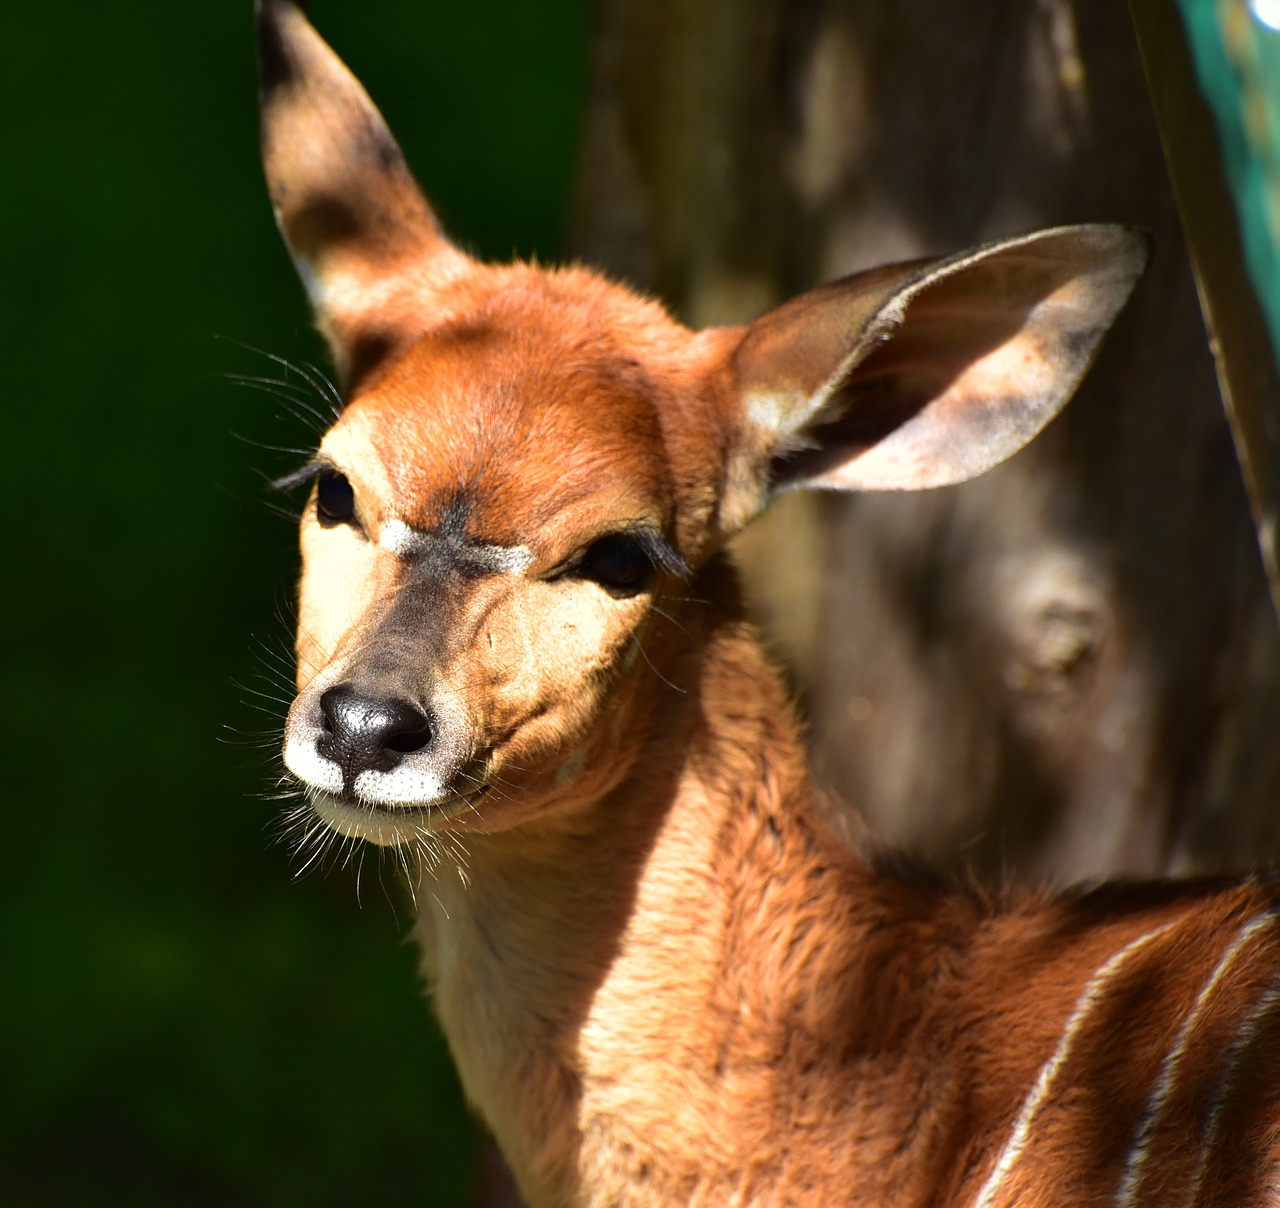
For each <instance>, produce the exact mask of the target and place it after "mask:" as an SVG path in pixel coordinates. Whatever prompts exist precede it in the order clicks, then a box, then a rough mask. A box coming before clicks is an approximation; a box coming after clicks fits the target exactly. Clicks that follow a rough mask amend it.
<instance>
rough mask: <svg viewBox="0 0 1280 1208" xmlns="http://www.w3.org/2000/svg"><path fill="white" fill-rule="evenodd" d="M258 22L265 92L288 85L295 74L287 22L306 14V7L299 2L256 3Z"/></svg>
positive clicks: (265, 0) (258, 0)
mask: <svg viewBox="0 0 1280 1208" xmlns="http://www.w3.org/2000/svg"><path fill="white" fill-rule="evenodd" d="M254 9H255V12H256V15H257V21H258V72H259V75H260V77H261V81H262V90H263V92H270V91H271V90H272V89H275V88H278V87H280V86H281V85H282V84H287V83H288V82H289V80H290V79H292V77H293V74H294V62H293V56H292V55H290V53H289V46H288V35H287V34H286V32H285V27H284V22H285V19H286V18H287V17H288V16H289V15H290V14H291V13H297V14H300V15H301V16H302V17H304V18H305V17H306V15H307V6H306V4H304V3H300V2H298V0H256V3H255V5H254Z"/></svg>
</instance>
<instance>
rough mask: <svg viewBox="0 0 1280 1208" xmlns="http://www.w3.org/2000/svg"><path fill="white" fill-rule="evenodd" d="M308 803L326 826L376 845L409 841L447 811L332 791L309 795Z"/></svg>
mask: <svg viewBox="0 0 1280 1208" xmlns="http://www.w3.org/2000/svg"><path fill="white" fill-rule="evenodd" d="M311 807H312V809H314V810H315V812H316V817H318V818H319V819H320V821H321V822H323V823H324V824H325V826H327V827H329V829H330V830H334V831H337V832H338V834H340V835H344V836H346V837H348V838H351V839H365V840H367V841H368V842H370V843H376V844H377V845H378V846H379V847H396V846H398V845H399V844H402V843H412V842H413V841H414V840H415V839H420V838H421V837H422V836H423V835H425V834H428V833H429V832H430V831H431V830H432V829H433V828H432V823H435V822H443V821H444V820H445V819H446V818H447V817H449V814H450V811H449V810H447V809H445V807H443V806H439V805H381V804H378V803H376V802H369V801H356V802H346V801H342V800H340V799H339V798H337V797H335V796H334V795H333V794H332V793H326V792H323V791H322V792H318V793H313V794H312V795H311Z"/></svg>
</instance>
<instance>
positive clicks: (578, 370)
mask: <svg viewBox="0 0 1280 1208" xmlns="http://www.w3.org/2000/svg"><path fill="white" fill-rule="evenodd" d="M494 276H495V278H496V280H495V282H494V292H492V293H488V292H486V293H485V296H484V302H483V306H482V307H481V308H480V313H478V314H477V313H475V311H476V308H475V307H474V306H473V307H472V308H471V309H470V310H468V311H465V312H464V313H462V314H459V315H457V316H455V317H454V318H452V319H451V320H449V321H448V322H446V323H444V324H443V325H442V326H441V327H440V328H439V330H436V331H432V332H430V333H429V334H427V335H424V336H423V337H422V338H421V339H420V340H418V341H417V342H416V343H415V344H414V345H413V346H412V348H411V349H410V350H409V351H408V352H406V353H405V354H404V355H402V356H401V357H399V358H398V359H397V360H396V361H395V362H394V363H393V364H392V365H391V366H390V367H388V368H387V370H386V371H385V372H384V373H383V374H382V375H381V376H380V377H379V378H378V379H377V380H376V382H375V383H374V384H373V385H372V386H371V387H370V388H368V389H367V390H365V391H364V392H363V393H361V394H360V395H358V397H357V398H356V399H355V400H354V401H353V402H352V403H351V404H350V405H349V406H348V407H347V409H346V411H345V412H344V413H343V415H342V417H341V419H340V420H339V421H338V422H337V424H335V426H334V427H333V429H332V430H331V431H330V432H329V433H328V434H327V436H326V437H325V439H324V441H323V443H322V444H321V446H320V449H319V451H318V453H317V455H316V457H315V458H314V459H313V461H312V463H311V464H310V465H309V466H308V467H307V470H306V471H305V473H306V474H307V475H309V476H312V477H313V478H314V486H313V489H312V494H311V498H310V499H309V501H308V503H307V506H306V509H305V515H304V518H303V522H302V552H303V574H302V580H301V588H300V599H299V624H298V639H297V652H298V688H299V693H298V696H297V699H296V700H295V702H294V704H293V706H292V708H291V709H290V711H289V718H288V723H287V730H286V743H285V761H286V763H287V765H288V767H289V769H290V770H291V771H292V772H293V773H294V774H295V775H296V776H297V777H298V778H299V779H300V780H301V781H302V782H303V783H304V784H305V785H306V786H307V788H308V789H309V790H310V793H311V795H312V797H313V803H314V807H315V809H316V810H317V812H318V813H319V814H320V816H321V818H322V819H323V820H324V821H325V822H327V823H328V824H329V825H330V826H332V827H333V828H334V829H336V830H338V831H340V832H342V833H343V834H348V835H354V836H358V837H361V838H366V839H372V840H373V841H375V842H379V843H395V842H399V841H403V840H404V839H406V838H407V837H410V836H411V835H413V834H417V833H420V832H421V831H422V830H423V828H426V829H428V830H430V829H438V828H449V827H466V828H468V829H471V830H482V831H484V830H494V829H505V828H506V827H508V826H511V825H514V824H515V823H517V822H519V821H522V820H523V819H525V818H527V817H529V816H531V815H532V814H535V813H537V812H538V811H539V810H541V809H543V808H545V807H546V805H547V803H548V802H549V801H552V800H557V801H566V800H569V801H571V800H573V799H574V798H575V797H576V795H577V794H578V793H580V792H582V791H590V792H591V793H592V794H595V793H598V792H599V791H601V790H602V789H603V788H605V787H607V786H608V784H609V783H610V782H612V781H616V780H617V779H618V778H619V777H620V776H621V775H622V774H623V773H624V772H625V770H626V763H625V758H624V757H623V756H622V755H620V754H618V752H621V751H623V750H625V749H626V744H623V743H619V742H618V741H616V738H617V735H619V734H622V733H625V731H626V727H627V726H628V724H629V713H630V711H631V708H632V706H633V704H634V700H633V698H634V695H635V692H634V690H628V689H627V688H621V689H620V688H619V685H620V681H622V679H623V675H622V672H623V671H624V669H627V668H629V667H631V666H633V665H634V664H636V663H637V661H640V663H641V665H643V660H644V659H646V658H649V659H652V658H655V657H658V655H657V653H656V651H653V652H649V653H646V650H645V648H646V645H647V643H648V642H649V638H648V636H647V635H646V633H645V629H646V619H647V618H648V616H649V615H650V606H651V604H652V602H653V600H654V598H655V593H658V592H660V591H662V590H663V589H664V587H669V586H670V585H671V584H672V582H673V581H674V580H675V579H677V578H678V577H679V576H681V575H682V574H684V573H685V572H686V570H687V567H688V563H689V561H690V560H691V559H693V558H695V557H697V556H699V553H700V549H701V546H702V545H703V544H705V535H706V534H705V530H706V519H707V516H708V514H709V512H708V509H707V507H706V506H699V502H700V499H705V498H706V497H707V493H706V492H705V491H704V492H703V494H702V495H701V496H699V494H698V493H697V492H693V493H690V492H689V491H688V490H685V492H684V495H683V497H682V495H681V486H680V483H679V482H678V481H677V477H678V476H677V474H676V473H675V472H674V471H673V467H672V460H671V457H670V455H669V453H668V442H669V441H675V442H677V443H678V442H680V441H681V440H683V441H684V443H686V444H687V443H689V441H688V435H687V433H684V432H682V431H681V428H680V425H679V424H678V423H673V422H672V419H671V417H664V415H663V414H662V412H661V411H660V409H659V406H658V401H659V400H661V399H662V398H663V397H666V396H668V395H671V394H673V393H674V392H675V390H676V389H677V383H676V382H675V381H674V380H671V379H670V377H664V375H663V373H662V371H661V370H654V369H653V368H650V369H647V370H646V369H641V368H640V366H639V364H638V363H637V362H635V361H634V359H632V358H628V357H624V356H621V355H620V353H619V348H618V333H617V332H615V331H613V330H611V329H610V327H609V323H608V317H607V315H600V314H592V313H591V308H590V307H585V308H584V306H583V303H582V300H581V294H582V289H583V284H582V282H574V281H573V280H572V275H569V278H568V279H565V280H561V279H558V278H556V277H544V276H543V275H540V274H536V273H534V272H533V270H500V271H497V272H496V273H495V274H494ZM592 288H593V289H596V290H603V291H605V293H606V296H607V291H608V290H609V289H610V287H605V286H601V285H600V284H599V283H598V282H594V281H593V283H592ZM628 301H632V300H631V299H628ZM633 304H634V303H633ZM570 306H571V307H572V309H573V311H574V314H573V316H572V319H573V322H572V325H570V324H569V323H568V322H567V321H566V316H565V315H564V314H563V313H562V310H563V309H564V308H565V307H570ZM650 318H651V319H654V322H653V324H652V328H653V330H652V332H651V334H650V339H651V342H653V343H654V344H655V347H656V346H657V345H658V344H661V346H662V351H663V353H664V355H665V356H666V357H667V359H668V360H670V361H672V362H678V363H679V364H680V365H687V364H688V363H689V361H690V359H691V358H693V357H695V354H696V351H697V347H698V345H699V341H698V340H697V339H696V338H694V337H691V336H689V335H688V333H686V332H683V331H682V329H679V328H678V327H677V326H676V325H675V324H671V323H669V322H668V321H666V320H665V319H663V320H661V322H658V321H657V319H656V318H655V316H650ZM704 343H705V341H704ZM685 376H686V377H687V376H688V375H687V374H686V375H685ZM679 385H680V387H681V389H686V388H687V387H686V386H685V383H683V382H681V383H680V384H679ZM649 678H650V679H651V680H654V681H655V682H656V676H654V675H653V674H652V673H650V676H649ZM606 701H607V702H608V714H607V716H605V715H604V705H605V702H606ZM609 752H613V753H614V754H612V755H611V756H610V755H609V754H608V753H609ZM586 769H589V771H588V770H586Z"/></svg>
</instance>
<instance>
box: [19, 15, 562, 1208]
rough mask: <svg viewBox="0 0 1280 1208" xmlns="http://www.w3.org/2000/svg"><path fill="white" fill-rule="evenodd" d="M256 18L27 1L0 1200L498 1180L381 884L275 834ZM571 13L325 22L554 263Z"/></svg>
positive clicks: (470, 181)
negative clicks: (299, 873) (307, 863)
mask: <svg viewBox="0 0 1280 1208" xmlns="http://www.w3.org/2000/svg"><path fill="white" fill-rule="evenodd" d="M251 7H252V6H251V4H250V0H234V2H229V0H218V2H217V3H200V4H173V3H171V2H168V0H137V2H135V3H131V4H127V5H124V4H101V3H96V2H90V0H78V2H76V0H73V2H72V3H69V4H63V5H57V6H53V5H30V4H24V5H11V6H10V7H9V9H8V10H7V11H6V14H5V22H4V25H5V42H6V53H5V70H4V72H3V73H2V76H0V90H2V91H0V95H2V96H3V108H2V110H0V111H2V112H3V115H4V116H3V118H2V119H0V120H3V122H4V123H5V127H6V128H5V130H4V137H3V144H2V145H3V163H4V190H3V196H2V197H0V213H2V214H3V226H2V227H0V249H2V251H0V257H2V259H0V264H2V267H3V277H2V280H3V293H2V296H3V307H4V323H3V331H4V340H5V346H6V347H5V351H6V356H5V361H6V367H7V370H8V374H7V380H8V386H7V387H6V394H7V408H6V410H7V414H8V420H7V428H6V431H7V440H6V442H5V462H6V466H7V472H6V481H7V482H8V483H9V484H10V485H11V486H13V487H14V490H13V491H12V493H11V494H10V496H9V498H10V502H11V503H13V505H14V506H13V509H12V510H11V512H10V514H9V521H8V523H7V524H6V531H7V532H8V534H9V536H8V538H7V545H8V548H9V551H10V552H9V555H8V556H7V559H6V560H7V562H8V564H9V565H10V568H11V569H10V571H9V572H8V574H7V575H6V580H7V582H8V584H9V586H8V587H7V588H6V589H5V591H4V592H3V602H4V603H3V606H4V608H5V609H6V611H7V613H8V615H7V617H6V624H5V630H4V631H5V632H6V633H8V634H9V638H8V641H7V642H6V643H5V655H4V662H5V689H6V690H5V692H4V695H3V708H4V711H5V716H4V725H3V733H4V735H5V743H6V750H7V755H6V758H5V760H4V773H5V774H4V793H3V795H4V799H5V811H6V822H7V825H6V828H5V842H6V850H5V859H4V861H3V867H4V871H3V875H2V880H0V884H2V885H3V889H0V909H2V910H3V925H2V928H0V970H3V972H2V974H0V976H2V977H3V993H2V994H0V1046H2V1047H0V1110H2V1111H3V1119H2V1121H0V1202H3V1203H5V1204H13V1205H25V1204H116V1203H120V1204H140V1205H143V1204H276V1203H279V1204H285V1203H289V1204H309V1205H323V1204H356V1203H358V1204H379V1203H388V1204H389V1203H403V1202H410V1201H411V1202H415V1203H439V1204H457V1203H462V1202H465V1201H466V1200H467V1199H468V1198H469V1196H470V1194H471V1188H472V1187H473V1186H474V1184H475V1182H476V1178H477V1163H478V1160H479V1159H478V1155H477V1149H476V1141H475V1134H474V1130H473V1126H472V1125H471V1123H470V1121H469V1119H468V1118H467V1117H466V1113H465V1112H464V1110H463V1109H462V1107H461V1100H460V1098H459V1094H458V1090H457V1087H456V1083H455V1081H454V1076H453V1073H452V1070H451V1068H450V1065H449V1062H448V1058H447V1055H446V1053H445V1052H444V1049H443V1045H442V1043H441V1041H440V1039H439V1037H438V1035H437V1033H436V1031H435V1028H434V1025H433V1024H432V1023H431V1021H430V1016H429V1013H428V1011H427V1009H426V1007H425V1005H424V1003H423V1002H422V1000H421V996H420V994H419V988H418V982H417V975H416V971H415V963H414V953H413V951H412V949H411V947H410V946H408V945H407V944H405V943H404V942H403V936H404V933H405V930H406V927H407V924H408V920H409V911H408V909H407V908H406V906H405V904H404V902H403V901H402V897H401V894H400V893H399V890H398V886H397V885H396V883H395V880H394V876H393V874H392V873H391V871H390V868H389V867H388V869H387V871H386V873H385V875H384V877H383V880H384V881H385V892H384V890H383V888H381V887H380V886H379V878H378V876H377V873H376V864H377V862H376V860H373V861H366V864H365V874H364V879H363V886H362V893H361V898H362V905H359V906H358V905H357V900H356V889H355V884H354V878H353V877H352V876H351V875H349V874H344V873H342V872H341V871H334V872H332V873H331V874H330V875H329V876H327V877H322V876H319V875H309V876H307V877H305V878H304V879H302V880H301V881H298V882H295V881H294V880H293V879H292V877H291V868H290V857H289V854H288V852H287V851H286V850H285V849H284V848H283V847H282V846H280V845H278V844H276V845H272V843H271V830H272V824H273V819H274V818H275V816H276V811H277V808H278V807H277V806H275V805H274V804H272V803H270V802H268V801H266V800H264V799H263V796H262V794H263V793H265V792H267V791H269V789H270V787H271V784H272V782H273V779H274V776H275V774H276V772H277V770H278V768H279V764H278V760H277V757H276V754H275V749H274V747H275V743H274V738H273V736H272V731H274V730H276V729H277V728H278V726H279V723H280V719H281V716H282V713H283V704H282V703H279V702H278V701H277V700H272V699H267V700H265V702H264V700H263V699H262V698H260V697H257V696H256V695H255V693H256V692H263V693H265V694H266V696H267V697H268V698H270V697H276V698H282V697H283V696H284V695H285V689H284V688H282V686H281V683H282V679H284V678H287V674H288V673H287V672H284V673H282V672H281V671H280V669H279V659H280V657H281V652H283V651H285V650H287V646H288V641H289V638H288V633H287V628H288V627H287V622H286V621H285V620H282V619H281V618H282V617H287V614H288V601H289V598H290V593H291V581H292V578H293V575H294V572H295V565H296V556H295V553H294V539H293V533H292V531H291V526H290V524H289V523H288V521H287V520H285V519H282V518H280V517H279V516H277V515H275V514H273V513H272V511H271V509H270V506H269V503H270V501H269V500H268V498H267V496H266V494H265V492H264V491H263V490H262V482H263V479H264V478H265V477H269V476H272V475H275V474H278V473H280V472H282V471H283V470H285V469H288V468H290V467H291V466H292V465H294V464H296V462H297V460H298V459H297V458H296V457H293V456H290V455H287V454H280V453H276V452H272V451H270V450H269V449H264V448H261V447H259V446H261V445H264V444H265V445H279V446H291V445H298V444H306V443H308V442H311V441H313V440H314V435H313V434H312V433H310V432H308V431H307V429H306V427H305V426H304V425H302V424H300V423H299V422H298V421H296V420H295V419H293V418H291V417H289V416H288V415H287V413H286V412H285V410H284V408H283V407H282V406H281V405H280V403H279V402H278V401H277V400H276V399H274V398H272V397H270V396H269V395H266V394H262V393H258V392H256V391H251V390H245V389H241V388H238V387H237V386H236V385H235V384H234V383H233V382H232V381H231V380H229V378H228V376H227V375H228V374H235V373H247V374H259V373H263V374H268V375H274V374H275V372H276V370H275V368H274V366H273V365H272V364H271V362H270V361H268V360H266V359H265V358H264V357H263V356H262V355H259V354H257V353H254V352H252V351H250V350H248V349H246V348H245V347H242V344H248V345H252V346H254V347H256V348H260V349H263V350H266V351H268V352H270V353H273V354H279V355H282V356H286V357H289V358H292V359H294V360H302V361H308V360H309V361H316V362H320V363H323V361H324V353H323V349H322V347H321V345H320V343H319V341H318V339H317V338H316V337H315V336H314V335H313V333H312V332H311V331H310V328H309V317H308V316H307V314H306V312H305V309H304V305H303V299H302V292H301V289H300V288H299V287H298V285H297V283H296V282H295V280H294V278H293V274H292V270H291V268H290V266H289V263H288V260H287V258H286V256H285V253H284V251H283V248H282V246H281V244H280V241H279V238H278V236H277V234H276V231H275V229H274V225H273V223H272V221H271V215H270V211H269V209H268V206H267V202H266V199H265V192H264V189H263V185H262V181H261V176H260V171H259V167H258V160H257V136H256V114H255V89H256V82H255V69H254V59H253V38H252V34H253V30H252V12H251ZM585 7H586V5H585V0H543V2H542V3H539V4H537V5H531V4H527V3H524V2H523V0H495V2H493V3H489V4H486V5H483V6H470V7H468V6H462V5H454V4H424V3H422V2H421V0H416V2H410V0H378V2H377V3H371V4H361V5H355V4H349V3H348V4H343V3H341V2H340V0H315V3H314V4H313V5H312V14H313V17H314V19H315V21H316V23H317V25H318V26H319V27H320V28H321V30H322V32H323V33H324V34H325V35H326V37H328V38H329V40H330V41H331V42H332V43H333V44H334V45H335V46H336V47H337V48H338V50H339V52H340V53H341V54H342V55H343V56H344V57H345V58H346V59H347V61H348V62H349V63H350V64H351V65H352V67H353V68H354V69H355V70H356V72H357V74H359V75H360V76H361V77H362V78H363V79H364V80H365V83H366V84H367V85H368V86H369V88H370V90H371V92H372V93H373V95H374V97H375V99H376V100H377V101H378V103H379V104H380V105H381V106H382V108H383V110H384V112H386V114H387V115H388V117H389V119H390V121H391V124H392V126H393V128H394V129H395V131H396V133H397V134H398V136H399V138H400V140H401V142H402V144H403V146H404V147H405V150H406V152H407V154H408V156H409V159H410V162H411V163H412V164H413V165H414V166H415V168H416V170H417V172H418V175H419V178H420V179H422V180H423V182H424V184H425V185H426V187H427V189H428V192H429V193H430V194H431V195H432V197H433V198H434V199H435V200H436V202H437V203H438V208H439V209H440V211H441V213H442V216H443V217H444V219H445V222H446V224H447V225H448V226H449V228H450V229H451V230H452V231H453V232H454V234H455V236H456V237H457V238H458V239H459V240H460V241H461V242H463V243H464V244H465V245H466V246H469V247H471V248H473V249H475V250H477V251H479V252H480V253H482V254H484V255H486V256H489V257H495V258H506V257H508V256H510V255H511V254H512V253H513V252H516V253H519V254H529V253H537V254H538V255H539V256H541V257H544V258H553V257H555V256H556V254H557V252H558V250H559V248H560V245H561V242H562V235H563V223H564V215H565V212H566V203H567V198H568V194H569V182H570V177H571V174H572V170H573V160H574V151H575V144H576V139H577V133H578V122H579V116H580V109H581V104H582V94H583V90H584V75H585V66H584V65H585V46H586V36H587V35H586V23H587V18H586V12H585ZM238 437H243V438H244V439H243V440H241V439H238ZM264 650H265V651H269V652H272V653H270V654H265V655H264V653H263V651H264ZM273 661H274V662H275V664H276V668H275V670H271V669H270V665H271V664H272V662H273ZM264 703H265V705H266V706H267V711H266V712H265V713H264V712H261V711H259V710H258V709H257V708H256V707H255V706H256V705H261V704H264ZM254 733H256V734H257V735H258V736H259V737H258V739H257V740H256V741H255V740H254V739H253V734H254ZM393 904H394V905H393Z"/></svg>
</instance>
